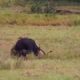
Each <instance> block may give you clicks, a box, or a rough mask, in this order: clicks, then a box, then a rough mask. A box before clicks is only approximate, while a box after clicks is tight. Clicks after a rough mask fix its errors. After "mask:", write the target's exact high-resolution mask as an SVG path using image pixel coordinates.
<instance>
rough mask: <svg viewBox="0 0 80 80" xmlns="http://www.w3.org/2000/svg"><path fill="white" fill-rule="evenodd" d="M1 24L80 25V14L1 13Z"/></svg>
mask: <svg viewBox="0 0 80 80" xmlns="http://www.w3.org/2000/svg"><path fill="white" fill-rule="evenodd" d="M0 24H2V25H3V24H5V25H6V24H12V25H15V24H17V25H36V26H48V25H54V26H58V25H60V26H62V25H63V26H73V25H80V15H79V14H73V15H72V14H69V15H59V14H25V13H11V12H2V13H0Z"/></svg>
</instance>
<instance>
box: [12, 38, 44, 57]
mask: <svg viewBox="0 0 80 80" xmlns="http://www.w3.org/2000/svg"><path fill="white" fill-rule="evenodd" d="M31 52H32V53H33V54H34V55H35V56H37V57H38V58H41V57H42V56H43V55H45V52H44V51H43V50H42V49H41V48H40V47H39V46H37V44H36V42H35V41H34V40H33V39H31V38H26V37H25V38H19V39H18V41H17V42H16V44H15V45H14V46H13V47H12V49H11V55H13V56H17V57H21V56H22V57H26V56H27V54H30V53H31Z"/></svg>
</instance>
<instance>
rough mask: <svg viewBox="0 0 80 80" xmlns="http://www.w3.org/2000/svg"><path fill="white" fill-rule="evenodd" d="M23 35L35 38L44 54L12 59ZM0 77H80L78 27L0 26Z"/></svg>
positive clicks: (21, 79)
mask: <svg viewBox="0 0 80 80" xmlns="http://www.w3.org/2000/svg"><path fill="white" fill-rule="evenodd" d="M22 36H23V37H30V38H32V39H34V40H35V41H36V43H37V44H40V47H41V48H42V49H43V50H44V51H45V52H46V55H45V56H44V57H43V58H42V59H37V58H36V57H35V56H34V55H29V56H28V60H22V59H18V60H17V59H13V58H11V56H10V49H11V47H12V46H13V45H14V44H15V42H16V41H17V39H18V38H19V37H22ZM49 51H52V52H51V53H47V52H49ZM0 80H80V26H71V27H68V26H56V27H55V26H44V27H43V26H39V27H37V26H19V25H13V26H12V25H6V26H5V25H0Z"/></svg>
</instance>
